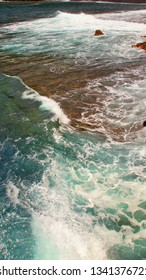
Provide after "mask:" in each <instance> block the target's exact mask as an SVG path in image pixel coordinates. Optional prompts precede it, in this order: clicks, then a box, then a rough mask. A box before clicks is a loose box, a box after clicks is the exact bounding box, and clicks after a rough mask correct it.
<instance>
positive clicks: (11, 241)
mask: <svg viewBox="0 0 146 280" xmlns="http://www.w3.org/2000/svg"><path fill="white" fill-rule="evenodd" d="M51 5H53V4H51ZM54 5H55V4H54ZM57 5H59V4H57ZM62 5H63V6H65V5H69V4H68V3H67V4H66V3H63V4H62ZM81 5H82V4H81ZM94 5H95V3H94ZM100 5H101V6H102V4H100ZM104 5H105V4H104ZM3 6H4V7H5V4H4V3H3ZM117 6H118V9H120V5H117ZM22 7H23V6H21V9H22ZM53 7H54V6H53ZM112 7H113V6H112V4H109V8H110V10H112ZM114 7H115V6H114ZM126 7H127V6H126ZM128 7H129V6H128ZM141 7H142V8H141V11H138V9H140V7H138V8H137V6H134V8H133V9H134V10H135V11H132V10H130V8H127V10H128V9H129V11H127V12H125V11H123V10H122V9H123V6H122V7H121V12H120V14H119V13H116V14H115V11H113V13H109V11H108V10H106V9H105V6H104V7H103V6H102V9H103V10H104V13H102V11H101V10H100V15H99V14H96V15H93V14H92V15H87V13H84V14H83V13H82V14H78V15H75V14H70V13H69V12H70V11H68V13H67V11H65V12H57V14H55V16H52V17H49V18H47V17H45V18H41V19H36V18H35V19H33V20H30V21H25V22H24V21H22V22H20V21H19V22H15V23H14V22H13V23H10V22H9V23H7V20H5V24H3V25H2V31H3V33H2V37H1V38H2V39H1V42H2V44H1V61H2V62H3V61H4V60H5V65H6V66H3V69H2V73H1V74H0V112H1V118H0V131H1V133H0V159H1V161H0V174H1V176H0V194H1V195H0V209H1V211H0V213H1V216H0V219H1V222H0V259H146V234H145V229H146V199H145V191H146V149H145V142H146V140H145V136H146V132H145V128H142V122H143V120H144V119H145V105H146V98H145V85H146V79H145V66H144V65H145V53H144V52H142V51H140V50H136V49H132V48H130V47H127V44H128V46H129V45H130V46H131V45H132V42H133V41H136V40H138V39H139V38H140V36H141V35H142V34H143V33H144V32H146V27H145V22H144V20H143V18H144V15H145V13H146V10H145V6H144V5H142V6H141ZM6 8H7V9H8V7H7V4H6ZM29 8H30V10H31V6H29ZM32 8H34V6H33V5H32ZM57 8H58V6H57ZM60 8H61V4H60ZM16 9H17V11H18V10H19V9H20V6H17V8H16ZM66 9H67V8H66ZM90 9H91V8H90ZM99 9H100V8H99ZM107 9H108V8H107ZM54 10H55V8H54ZM54 10H53V12H54ZM60 10H61V9H60ZM91 10H92V9H91ZM84 12H85V11H84ZM6 13H7V11H6V12H5V16H6ZM33 13H34V10H33ZM136 15H137V17H136ZM23 16H24V15H23ZM26 19H27V18H26ZM22 20H23V19H22ZM114 21H115V22H116V23H118V25H113V23H114ZM58 24H59V26H60V30H59V31H58V30H57V26H58ZM96 25H99V26H100V28H101V29H102V30H104V32H105V33H106V35H105V36H104V37H102V38H99V41H98V44H97V45H95V37H90V34H91V32H93V31H94V29H95V26H96ZM144 34H145V33H144ZM65 38H66V40H65ZM129 41H130V42H129ZM79 42H80V43H79ZM93 42H94V44H93ZM111 46H113V47H112V48H111ZM32 55H35V57H37V55H38V57H39V55H42V65H43V68H41V69H46V68H45V67H47V69H48V73H50V75H48V76H44V80H43V82H44V83H45V81H46V85H47V79H48V80H53V79H54V77H56V76H57V75H58V76H59V75H63V74H65V73H66V72H65V71H67V70H66V67H69V68H67V69H69V72H68V79H71V77H72V73H74V74H73V75H75V77H76V80H75V81H77V80H78V79H79V77H80V78H81V74H80V76H79V73H83V74H84V71H86V73H87V74H88V79H87V80H86V83H85V84H82V85H80V86H78V85H74V89H72V88H71V85H70V84H69V83H68V89H66V87H63V86H64V83H65V79H64V80H63V79H62V80H61V84H62V88H61V89H60V88H59V87H58V88H54V95H52V96H49V97H47V96H42V95H41V94H40V93H39V92H37V91H35V90H34V89H32V88H30V87H29V86H28V85H27V84H26V83H24V81H23V79H21V78H20V77H21V72H22V73H23V71H24V69H23V65H24V64H23V63H22V65H21V71H20V74H18V72H17V71H18V69H16V68H15V65H13V67H14V74H13V75H12V73H10V74H9V61H10V60H12V59H13V61H14V62H16V61H17V60H19V59H20V57H21V58H24V60H25V59H26V57H27V59H28V58H29V57H30V61H29V62H28V60H27V62H28V71H29V73H30V68H29V67H30V64H31V63H32V60H31V59H32ZM51 57H53V58H54V60H53V62H52V61H51V62H50V64H49V63H48V60H47V59H48V58H49V59H50V58H51ZM95 57H96V60H95ZM14 58H15V60H14ZM45 60H46V61H47V62H46V64H45ZM35 63H36V64H35V65H36V67H37V66H38V61H37V59H36V62H35ZM63 63H64V64H63ZM14 64H15V63H14ZM64 65H65V66H64ZM41 67H42V66H41ZM59 67H60V68H59ZM61 67H62V68H61ZM71 69H72V71H71ZM123 69H124V71H123ZM4 70H5V71H4ZM81 70H82V71H81ZM91 70H92V71H91ZM44 71H46V70H44ZM49 71H50V72H49ZM51 71H52V72H51ZM63 71H64V72H63ZM11 72H12V66H11ZM62 72H63V74H62ZM16 73H17V75H16ZM45 73H47V72H45ZM51 73H52V74H51ZM32 74H33V75H35V72H34V73H32ZM40 75H43V74H41V73H40ZM51 75H52V76H51ZM24 77H25V76H24ZM38 77H39V76H38ZM59 77H61V78H62V77H63V76H59ZM33 79H34V80H36V83H39V82H40V80H37V78H36V79H35V76H34V77H33ZM68 81H70V80H68ZM66 83H67V82H66ZM54 87H55V86H54ZM49 89H50V88H49V86H48V90H49ZM65 89H66V91H65ZM65 102H68V103H66V104H68V105H67V107H68V108H66V107H65V106H64V104H65ZM67 109H68V110H67ZM76 110H78V111H79V113H80V118H79V117H78V118H77V120H76V121H77V122H78V124H79V125H78V128H77V127H74V126H73V125H72V119H71V117H72V115H71V114H67V112H70V111H76ZM82 125H84V126H85V125H90V127H89V126H87V128H86V129H85V130H84V131H83V130H82ZM92 126H93V127H92ZM94 126H96V127H94ZM90 128H91V129H90ZM92 128H94V129H92Z"/></svg>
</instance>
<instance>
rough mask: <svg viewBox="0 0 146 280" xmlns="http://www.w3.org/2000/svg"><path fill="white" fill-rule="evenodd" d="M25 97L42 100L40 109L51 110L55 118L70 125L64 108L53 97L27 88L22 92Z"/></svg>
mask: <svg viewBox="0 0 146 280" xmlns="http://www.w3.org/2000/svg"><path fill="white" fill-rule="evenodd" d="M22 98H23V99H33V100H35V101H39V102H41V105H39V109H40V110H42V111H50V112H51V113H53V114H54V117H53V119H54V120H57V119H58V120H59V122H60V124H64V125H68V124H69V122H70V120H69V119H68V117H67V116H66V115H65V114H64V112H63V110H62V109H61V108H60V107H59V105H58V103H57V102H56V101H54V100H53V99H51V98H48V97H46V96H41V95H39V94H38V93H37V92H35V91H34V92H32V90H31V89H27V90H26V91H24V92H23V94H22Z"/></svg>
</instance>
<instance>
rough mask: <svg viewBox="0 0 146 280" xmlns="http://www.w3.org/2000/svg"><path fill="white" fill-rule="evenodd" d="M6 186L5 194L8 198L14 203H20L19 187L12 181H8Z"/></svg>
mask: <svg viewBox="0 0 146 280" xmlns="http://www.w3.org/2000/svg"><path fill="white" fill-rule="evenodd" d="M6 188H7V196H8V197H9V198H10V200H11V201H12V203H13V204H14V205H16V204H19V203H20V201H19V198H18V195H19V189H18V188H17V187H16V186H15V185H14V184H13V183H12V182H9V183H8V184H7V186H6Z"/></svg>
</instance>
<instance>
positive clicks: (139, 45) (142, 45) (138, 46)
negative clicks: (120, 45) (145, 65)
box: [132, 42, 146, 51]
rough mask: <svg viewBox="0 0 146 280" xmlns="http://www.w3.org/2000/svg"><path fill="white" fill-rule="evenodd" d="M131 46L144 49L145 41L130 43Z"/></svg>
mask: <svg viewBox="0 0 146 280" xmlns="http://www.w3.org/2000/svg"><path fill="white" fill-rule="evenodd" d="M132 48H140V49H143V50H145V51H146V42H142V43H137V44H136V45H132Z"/></svg>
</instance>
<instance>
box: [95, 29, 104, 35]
mask: <svg viewBox="0 0 146 280" xmlns="http://www.w3.org/2000/svg"><path fill="white" fill-rule="evenodd" d="M101 35H104V33H103V32H102V31H101V30H100V29H97V30H95V33H94V36H101Z"/></svg>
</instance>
